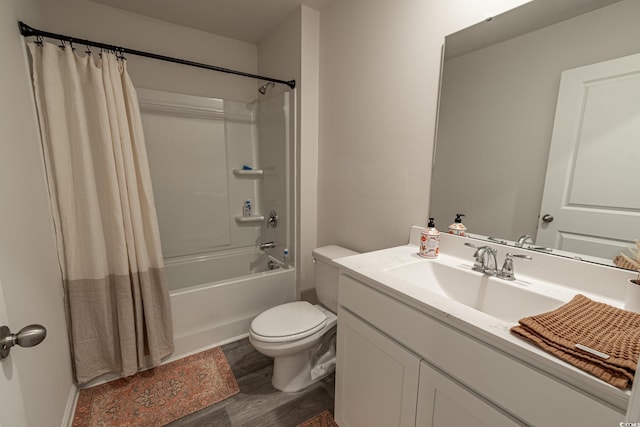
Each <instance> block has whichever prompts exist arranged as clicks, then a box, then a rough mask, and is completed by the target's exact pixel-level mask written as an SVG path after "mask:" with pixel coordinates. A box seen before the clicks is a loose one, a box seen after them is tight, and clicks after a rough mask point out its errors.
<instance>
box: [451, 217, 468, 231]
mask: <svg viewBox="0 0 640 427" xmlns="http://www.w3.org/2000/svg"><path fill="white" fill-rule="evenodd" d="M463 216H465V215H464V214H460V213H459V214H456V219H455V220H454V221H453V224H451V225H450V226H449V234H455V235H456V236H466V235H467V232H466V231H467V227H465V226H464V224H463V223H462V217H463Z"/></svg>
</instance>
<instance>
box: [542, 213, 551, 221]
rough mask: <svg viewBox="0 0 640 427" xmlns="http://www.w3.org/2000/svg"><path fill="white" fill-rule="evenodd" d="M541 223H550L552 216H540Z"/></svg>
mask: <svg viewBox="0 0 640 427" xmlns="http://www.w3.org/2000/svg"><path fill="white" fill-rule="evenodd" d="M542 221H543V222H551V221H553V215H551V214H544V215H543V216H542Z"/></svg>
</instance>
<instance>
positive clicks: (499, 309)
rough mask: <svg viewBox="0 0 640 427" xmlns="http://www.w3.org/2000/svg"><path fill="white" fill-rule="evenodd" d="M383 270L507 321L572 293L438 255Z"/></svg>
mask: <svg viewBox="0 0 640 427" xmlns="http://www.w3.org/2000/svg"><path fill="white" fill-rule="evenodd" d="M385 272H386V273H388V274H391V275H392V276H395V277H398V278H400V279H402V280H405V281H407V282H409V283H412V284H414V285H417V286H420V287H424V288H426V289H428V290H430V291H432V292H435V293H437V294H440V295H443V296H445V297H447V298H450V299H452V300H454V301H457V302H459V303H461V304H464V305H466V306H468V307H470V308H473V309H474V310H478V311H481V312H483V313H486V314H489V315H491V316H493V317H496V318H498V319H501V320H504V321H507V322H510V323H517V322H518V320H519V319H521V318H523V317H527V316H531V315H534V314H539V313H544V312H546V311H550V310H553V309H555V308H558V307H559V306H561V305H562V304H564V303H565V302H567V301H568V300H569V299H570V298H571V296H572V295H567V298H566V299H563V298H560V297H558V296H549V295H545V294H544V293H542V292H541V289H540V288H539V287H536V286H533V285H532V284H530V283H527V282H524V281H521V280H516V281H508V280H504V279H500V278H497V277H493V276H488V275H486V274H482V273H479V272H477V271H473V270H471V265H467V264H460V263H458V264H456V263H455V262H443V261H441V260H440V259H438V260H420V261H417V262H415V263H411V264H405V265H401V266H397V267H392V268H389V269H386V270H385ZM542 291H543V290H542Z"/></svg>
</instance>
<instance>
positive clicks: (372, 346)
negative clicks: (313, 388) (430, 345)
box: [336, 311, 420, 427]
mask: <svg viewBox="0 0 640 427" xmlns="http://www.w3.org/2000/svg"><path fill="white" fill-rule="evenodd" d="M342 315H344V317H340V322H339V324H338V337H339V341H338V348H341V349H342V351H341V356H340V362H339V363H338V366H339V368H336V369H339V370H340V371H341V372H340V373H339V374H338V377H339V378H340V379H341V384H340V387H336V388H337V393H338V395H337V396H336V407H337V408H336V409H337V411H338V412H340V414H341V423H340V425H341V426H353V427H357V426H402V427H409V426H413V425H415V414H416V401H417V396H418V376H419V372H420V358H418V357H417V356H416V355H415V354H413V353H411V352H410V351H408V350H407V349H406V348H404V347H402V346H400V345H398V344H397V343H395V342H394V341H392V340H391V339H389V338H387V337H386V336H384V335H383V334H381V333H380V332H378V331H376V330H375V329H374V328H372V327H370V326H369V325H367V324H366V323H364V322H363V321H361V320H359V319H358V318H357V317H355V316H353V315H352V314H351V313H349V312H348V311H344V312H342V313H341V314H340V316H342ZM338 407H339V408H338Z"/></svg>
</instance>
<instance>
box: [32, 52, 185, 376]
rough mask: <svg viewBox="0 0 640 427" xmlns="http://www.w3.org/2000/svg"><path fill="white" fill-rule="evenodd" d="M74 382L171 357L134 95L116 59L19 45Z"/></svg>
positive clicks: (165, 299)
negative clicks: (32, 98)
mask: <svg viewBox="0 0 640 427" xmlns="http://www.w3.org/2000/svg"><path fill="white" fill-rule="evenodd" d="M29 50H30V52H31V56H32V59H33V82H34V88H35V94H36V103H37V107H38V115H39V120H40V128H41V133H42V141H43V151H44V158H45V166H46V171H47V179H48V184H49V192H50V198H51V205H52V213H53V218H54V225H55V231H56V237H57V244H58V257H59V259H60V265H61V270H62V275H63V280H64V287H65V298H66V307H67V320H68V322H69V334H70V339H71V345H72V350H73V362H74V366H75V374H76V380H77V381H78V382H79V383H85V382H87V381H89V380H91V379H93V378H95V377H97V376H99V375H101V374H104V373H119V374H122V375H131V374H133V373H135V372H137V371H138V369H140V368H143V367H148V366H156V365H158V364H160V362H161V359H162V358H163V357H165V356H167V355H169V354H170V353H171V352H172V351H173V332H172V321H171V311H170V303H169V295H168V290H167V286H166V282H165V278H164V271H163V260H162V250H161V246H160V237H159V231H158V223H157V218H156V211H155V206H154V202H153V192H152V189H151V178H150V175H149V166H148V162H147V154H146V151H145V145H144V136H143V133H142V122H141V120H140V110H139V108H138V101H137V97H136V92H135V89H134V87H133V84H132V83H131V80H130V78H129V75H128V73H127V70H126V63H125V61H124V60H121V59H118V58H116V56H115V55H114V54H112V53H106V52H105V53H102V55H95V54H94V55H86V56H80V55H78V54H76V53H75V52H74V51H73V49H72V48H71V47H70V46H67V47H66V49H61V48H60V47H58V46H56V45H54V44H51V43H44V44H43V45H38V44H36V43H30V44H29Z"/></svg>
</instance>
